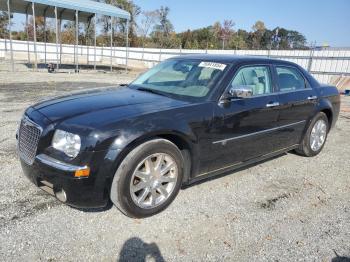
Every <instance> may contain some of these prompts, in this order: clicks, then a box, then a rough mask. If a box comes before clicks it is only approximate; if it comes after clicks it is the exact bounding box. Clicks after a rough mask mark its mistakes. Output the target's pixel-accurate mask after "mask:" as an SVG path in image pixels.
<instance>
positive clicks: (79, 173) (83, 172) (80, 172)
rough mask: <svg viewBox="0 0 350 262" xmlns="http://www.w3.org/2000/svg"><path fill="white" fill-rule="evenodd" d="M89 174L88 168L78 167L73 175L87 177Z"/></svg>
mask: <svg viewBox="0 0 350 262" xmlns="http://www.w3.org/2000/svg"><path fill="white" fill-rule="evenodd" d="M89 175H90V168H88V167H87V168H84V169H79V170H77V171H75V173H74V176H75V177H88V176H89Z"/></svg>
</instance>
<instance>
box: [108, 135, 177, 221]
mask: <svg viewBox="0 0 350 262" xmlns="http://www.w3.org/2000/svg"><path fill="white" fill-rule="evenodd" d="M182 177H183V159H182V155H181V152H180V150H179V149H178V148H177V147H176V146H175V145H174V144H173V143H171V142H170V141H168V140H165V139H154V140H151V141H147V142H145V143H143V144H141V145H139V146H137V147H136V148H135V149H133V150H132V151H131V152H130V153H129V154H128V155H127V156H126V157H125V158H124V160H123V161H122V163H121V164H120V166H119V168H118V170H117V172H116V174H115V176H114V179H113V182H112V187H111V200H112V202H113V203H114V204H115V205H116V206H117V207H118V208H119V209H120V210H121V211H122V212H123V213H124V214H125V215H127V216H130V217H136V218H141V217H148V216H151V215H154V214H157V213H159V212H160V211H162V210H164V209H165V208H166V207H167V206H169V204H170V203H171V202H172V201H173V200H174V198H175V197H176V195H177V193H178V191H179V189H180V187H181V183H182Z"/></svg>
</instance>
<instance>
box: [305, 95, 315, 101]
mask: <svg viewBox="0 0 350 262" xmlns="http://www.w3.org/2000/svg"><path fill="white" fill-rule="evenodd" d="M316 99H317V96H309V97H308V98H307V100H310V101H311V100H316Z"/></svg>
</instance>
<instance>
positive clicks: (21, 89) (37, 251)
mask: <svg viewBox="0 0 350 262" xmlns="http://www.w3.org/2000/svg"><path fill="white" fill-rule="evenodd" d="M18 74H19V73H17V75H13V74H11V73H6V74H3V73H0V83H1V84H0V116H1V117H0V166H1V169H0V170H1V173H0V181H1V182H0V243H1V244H0V260H1V261H23V260H25V261H33V260H35V261H36V260H44V261H47V260H49V261H57V260H65V261H76V260H84V261H101V260H102V261H116V260H124V261H130V260H137V261H144V260H145V259H146V260H147V261H164V260H165V261H203V260H205V261H208V260H210V261H223V260H225V261H237V260H240V261H265V260H266V261H333V262H339V261H350V176H349V168H350V163H349V156H350V139H349V133H350V97H343V99H342V112H341V116H340V118H339V120H338V122H337V125H336V127H335V128H334V129H333V130H332V132H331V133H330V135H329V138H328V141H327V144H326V146H325V148H324V150H323V152H322V153H321V154H320V155H318V156H317V157H315V158H304V157H300V156H297V155H295V154H292V153H290V154H284V155H282V156H280V157H276V158H274V159H272V160H269V161H266V162H264V163H260V164H258V165H255V166H253V167H250V168H246V169H243V170H241V171H238V172H235V173H234V174H230V175H226V176H222V177H220V178H216V179H212V180H209V181H206V182H204V183H200V184H197V185H195V186H192V187H189V188H187V189H185V190H182V191H180V193H179V195H178V197H177V198H176V199H175V201H174V202H173V204H171V206H170V207H169V208H168V209H167V210H165V211H164V212H162V213H161V214H159V215H156V216H153V217H151V218H147V219H142V220H137V219H130V218H127V217H125V216H124V215H122V214H121V213H120V212H119V211H118V210H117V209H116V208H114V207H112V208H107V209H101V210H78V209H74V208H71V207H68V206H66V205H64V204H61V203H60V202H58V201H57V200H56V199H55V198H53V197H51V196H49V195H47V194H46V193H45V192H43V191H41V190H40V189H38V188H36V187H35V186H34V185H32V184H31V183H30V182H29V181H28V180H27V179H26V178H25V177H24V176H23V174H22V171H21V167H20V164H19V162H18V159H17V156H16V153H15V138H14V135H15V131H16V126H17V122H18V120H19V119H20V117H21V114H22V112H23V110H24V109H25V108H26V107H27V106H29V105H30V104H32V103H34V102H36V101H38V100H40V99H42V98H44V97H47V96H53V95H58V94H62V93H64V92H69V91H72V90H77V89H80V88H91V87H96V86H107V85H111V84H116V83H124V82H128V81H130V80H131V79H132V78H133V76H130V75H129V76H126V75H123V74H98V73H97V74H79V75H69V74H52V75H49V74H47V73H29V72H28V73H21V75H18Z"/></svg>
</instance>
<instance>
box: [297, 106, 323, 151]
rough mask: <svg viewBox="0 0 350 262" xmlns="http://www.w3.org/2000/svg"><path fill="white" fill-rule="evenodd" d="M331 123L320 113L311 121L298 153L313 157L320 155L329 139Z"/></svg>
mask: <svg viewBox="0 0 350 262" xmlns="http://www.w3.org/2000/svg"><path fill="white" fill-rule="evenodd" d="M328 131H329V122H328V118H327V116H326V114H325V113H323V112H319V113H318V114H317V115H316V116H315V117H314V118H313V119H312V121H311V123H310V126H309V128H308V129H307V131H306V134H305V135H304V138H303V141H302V142H301V144H300V146H299V148H298V149H297V150H296V152H297V153H298V154H300V155H303V156H307V157H312V156H316V155H318V154H319V153H320V152H321V151H322V149H323V147H324V145H325V143H326V139H327V135H328Z"/></svg>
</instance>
